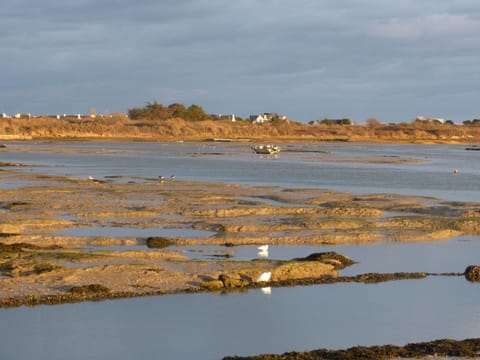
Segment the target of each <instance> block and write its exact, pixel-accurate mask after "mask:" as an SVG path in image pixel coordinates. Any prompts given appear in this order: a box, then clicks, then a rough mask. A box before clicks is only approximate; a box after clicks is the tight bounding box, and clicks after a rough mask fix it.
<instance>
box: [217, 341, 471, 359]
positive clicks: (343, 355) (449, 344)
mask: <svg viewBox="0 0 480 360" xmlns="http://www.w3.org/2000/svg"><path fill="white" fill-rule="evenodd" d="M479 353H480V339H479V338H475V339H465V340H460V341H458V340H451V339H441V340H435V341H429V342H421V343H412V344H407V345H405V346H396V345H383V346H370V347H364V346H356V347H352V348H349V349H346V350H327V349H319V350H313V351H306V352H288V353H284V354H282V355H274V354H264V355H257V356H244V357H240V356H227V357H224V358H223V360H247V359H248V360H377V359H378V360H380V359H412V358H415V359H436V358H444V357H447V356H448V357H449V359H451V358H452V357H455V359H457V358H470V359H473V358H475V359H478V358H480V356H479Z"/></svg>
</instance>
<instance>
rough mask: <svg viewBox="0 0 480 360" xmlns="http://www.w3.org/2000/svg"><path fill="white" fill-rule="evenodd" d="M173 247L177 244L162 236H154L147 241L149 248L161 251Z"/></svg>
mask: <svg viewBox="0 0 480 360" xmlns="http://www.w3.org/2000/svg"><path fill="white" fill-rule="evenodd" d="M171 245H175V243H174V242H173V241H172V240H170V239H167V238H164V237H161V236H152V237H149V238H148V239H147V246H148V247H149V248H155V249H161V248H166V247H168V246H171Z"/></svg>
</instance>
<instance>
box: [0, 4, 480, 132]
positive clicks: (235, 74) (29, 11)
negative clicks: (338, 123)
mask: <svg viewBox="0 0 480 360" xmlns="http://www.w3.org/2000/svg"><path fill="white" fill-rule="evenodd" d="M0 69H1V85H0V113H1V112H6V113H15V112H30V113H33V114H47V113H48V114H56V113H88V112H89V110H90V109H91V108H96V109H97V112H99V113H102V112H106V111H108V112H114V111H127V110H128V109H129V108H132V107H138V106H144V105H145V104H146V102H149V101H157V102H159V103H162V104H166V105H168V104H171V103H173V102H180V103H184V104H186V105H189V104H199V105H201V106H203V108H204V109H205V110H206V111H207V112H209V113H222V114H225V113H235V114H236V115H239V116H248V115H250V114H255V113H260V112H278V113H282V114H285V115H287V116H289V117H290V118H293V119H295V120H298V121H302V122H308V121H310V120H315V119H320V118H324V117H342V118H343V117H350V118H352V119H354V120H355V121H357V122H364V121H365V119H367V118H368V117H377V118H378V119H380V120H381V121H382V122H385V123H386V122H402V121H410V120H412V119H413V118H414V117H416V116H417V115H426V116H433V117H444V118H446V119H452V120H454V121H455V122H461V121H463V120H465V119H471V118H476V117H480V76H479V73H480V1H478V0H398V1H391V0H297V1H291V0H238V1H227V0H135V1H133V0H43V1H38V0H2V5H1V8H0Z"/></svg>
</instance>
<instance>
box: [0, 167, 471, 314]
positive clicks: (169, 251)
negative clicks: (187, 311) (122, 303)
mask: <svg viewBox="0 0 480 360" xmlns="http://www.w3.org/2000/svg"><path fill="white" fill-rule="evenodd" d="M0 176H2V178H3V179H4V180H7V179H8V181H9V183H12V182H19V183H24V184H28V186H22V187H19V188H10V189H4V190H2V199H1V201H0V211H1V212H2V222H1V223H0V237H1V245H0V276H1V277H0V286H1V287H0V288H1V295H0V296H1V298H0V304H1V305H2V306H18V305H23V304H36V303H62V302H71V301H81V300H89V299H101V298H114V297H127V296H142V295H152V294H168V293H178V292H198V291H226V290H233V289H238V288H248V287H258V286H265V284H266V282H265V281H263V282H259V281H257V280H258V279H259V277H260V275H261V274H262V273H265V272H270V273H271V276H270V278H269V279H268V284H269V285H272V286H285V285H295V284H296V283H298V284H300V283H302V284H309V283H311V284H314V283H322V282H329V283H331V282H332V281H361V282H366V281H370V282H373V281H386V280H392V278H391V276H385V275H382V276H377V277H373V278H372V277H370V278H368V277H367V278H366V277H360V278H357V279H352V278H345V277H342V276H341V272H340V270H341V268H342V266H343V267H344V266H348V261H347V263H345V262H344V260H342V258H340V256H341V254H330V256H327V257H325V256H324V257H322V258H321V259H320V258H317V259H315V261H308V260H306V259H292V260H290V261H280V260H271V259H266V258H265V259H257V260H255V261H225V259H228V258H229V256H230V254H231V251H232V247H234V246H239V245H252V246H259V245H262V244H270V245H280V244H282V245H318V244H324V245H328V244H332V245H333V244H371V243H374V242H380V241H396V242H399V241H417V240H418V241H420V240H421V241H425V240H431V241H436V240H444V239H448V238H451V237H454V236H458V235H461V234H473V235H478V234H479V233H480V224H479V222H478V218H479V217H480V204H475V203H459V202H447V201H443V200H441V199H434V198H427V197H412V196H400V195H386V194H379V195H361V196H360V195H356V194H351V193H345V192H335V191H328V190H316V189H285V188H280V187H248V186H241V185H233V184H215V183H201V182H186V181H179V180H173V179H167V180H159V179H148V178H118V177H115V178H107V180H104V181H98V180H89V179H79V178H71V177H64V176H48V175H44V174H35V173H26V172H19V171H17V170H16V169H15V168H11V169H9V170H6V171H2V172H1V173H0ZM92 227H93V228H95V227H98V228H100V227H107V228H108V227H111V228H115V229H122V228H128V229H132V228H135V229H138V231H139V233H141V229H156V228H158V229H165V228H167V229H168V228H169V229H177V230H178V231H180V232H181V231H182V229H184V230H190V231H191V230H192V229H193V230H202V231H204V232H200V234H202V235H201V236H178V237H168V238H166V237H161V236H153V237H145V236H141V235H138V236H137V235H134V236H121V237H117V236H83V235H82V236H72V235H65V234H62V231H65V230H68V229H85V228H87V229H88V228H92ZM204 234H211V235H208V236H205V235H204ZM192 245H196V246H202V245H216V246H218V250H217V252H216V256H215V257H212V258H209V259H206V260H199V259H191V258H189V257H187V256H186V255H185V253H184V251H182V247H183V246H192ZM119 247H120V248H119ZM380 275H381V274H380ZM429 275H430V274H424V273H420V274H417V273H413V274H412V273H405V274H403V275H402V276H403V277H404V278H405V277H408V278H411V277H417V278H418V277H423V276H429ZM457 275H458V274H457ZM227 278H228V279H229V280H228V281H227V283H228V284H227V283H226V282H225V279H227Z"/></svg>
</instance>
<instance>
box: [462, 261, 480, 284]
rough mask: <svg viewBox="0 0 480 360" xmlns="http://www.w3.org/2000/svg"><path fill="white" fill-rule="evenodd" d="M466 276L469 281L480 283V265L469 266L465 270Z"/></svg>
mask: <svg viewBox="0 0 480 360" xmlns="http://www.w3.org/2000/svg"><path fill="white" fill-rule="evenodd" d="M464 275H465V278H466V279H467V280H468V281H475V282H479V281H480V266H478V265H470V266H467V268H466V269H465V273H464Z"/></svg>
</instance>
